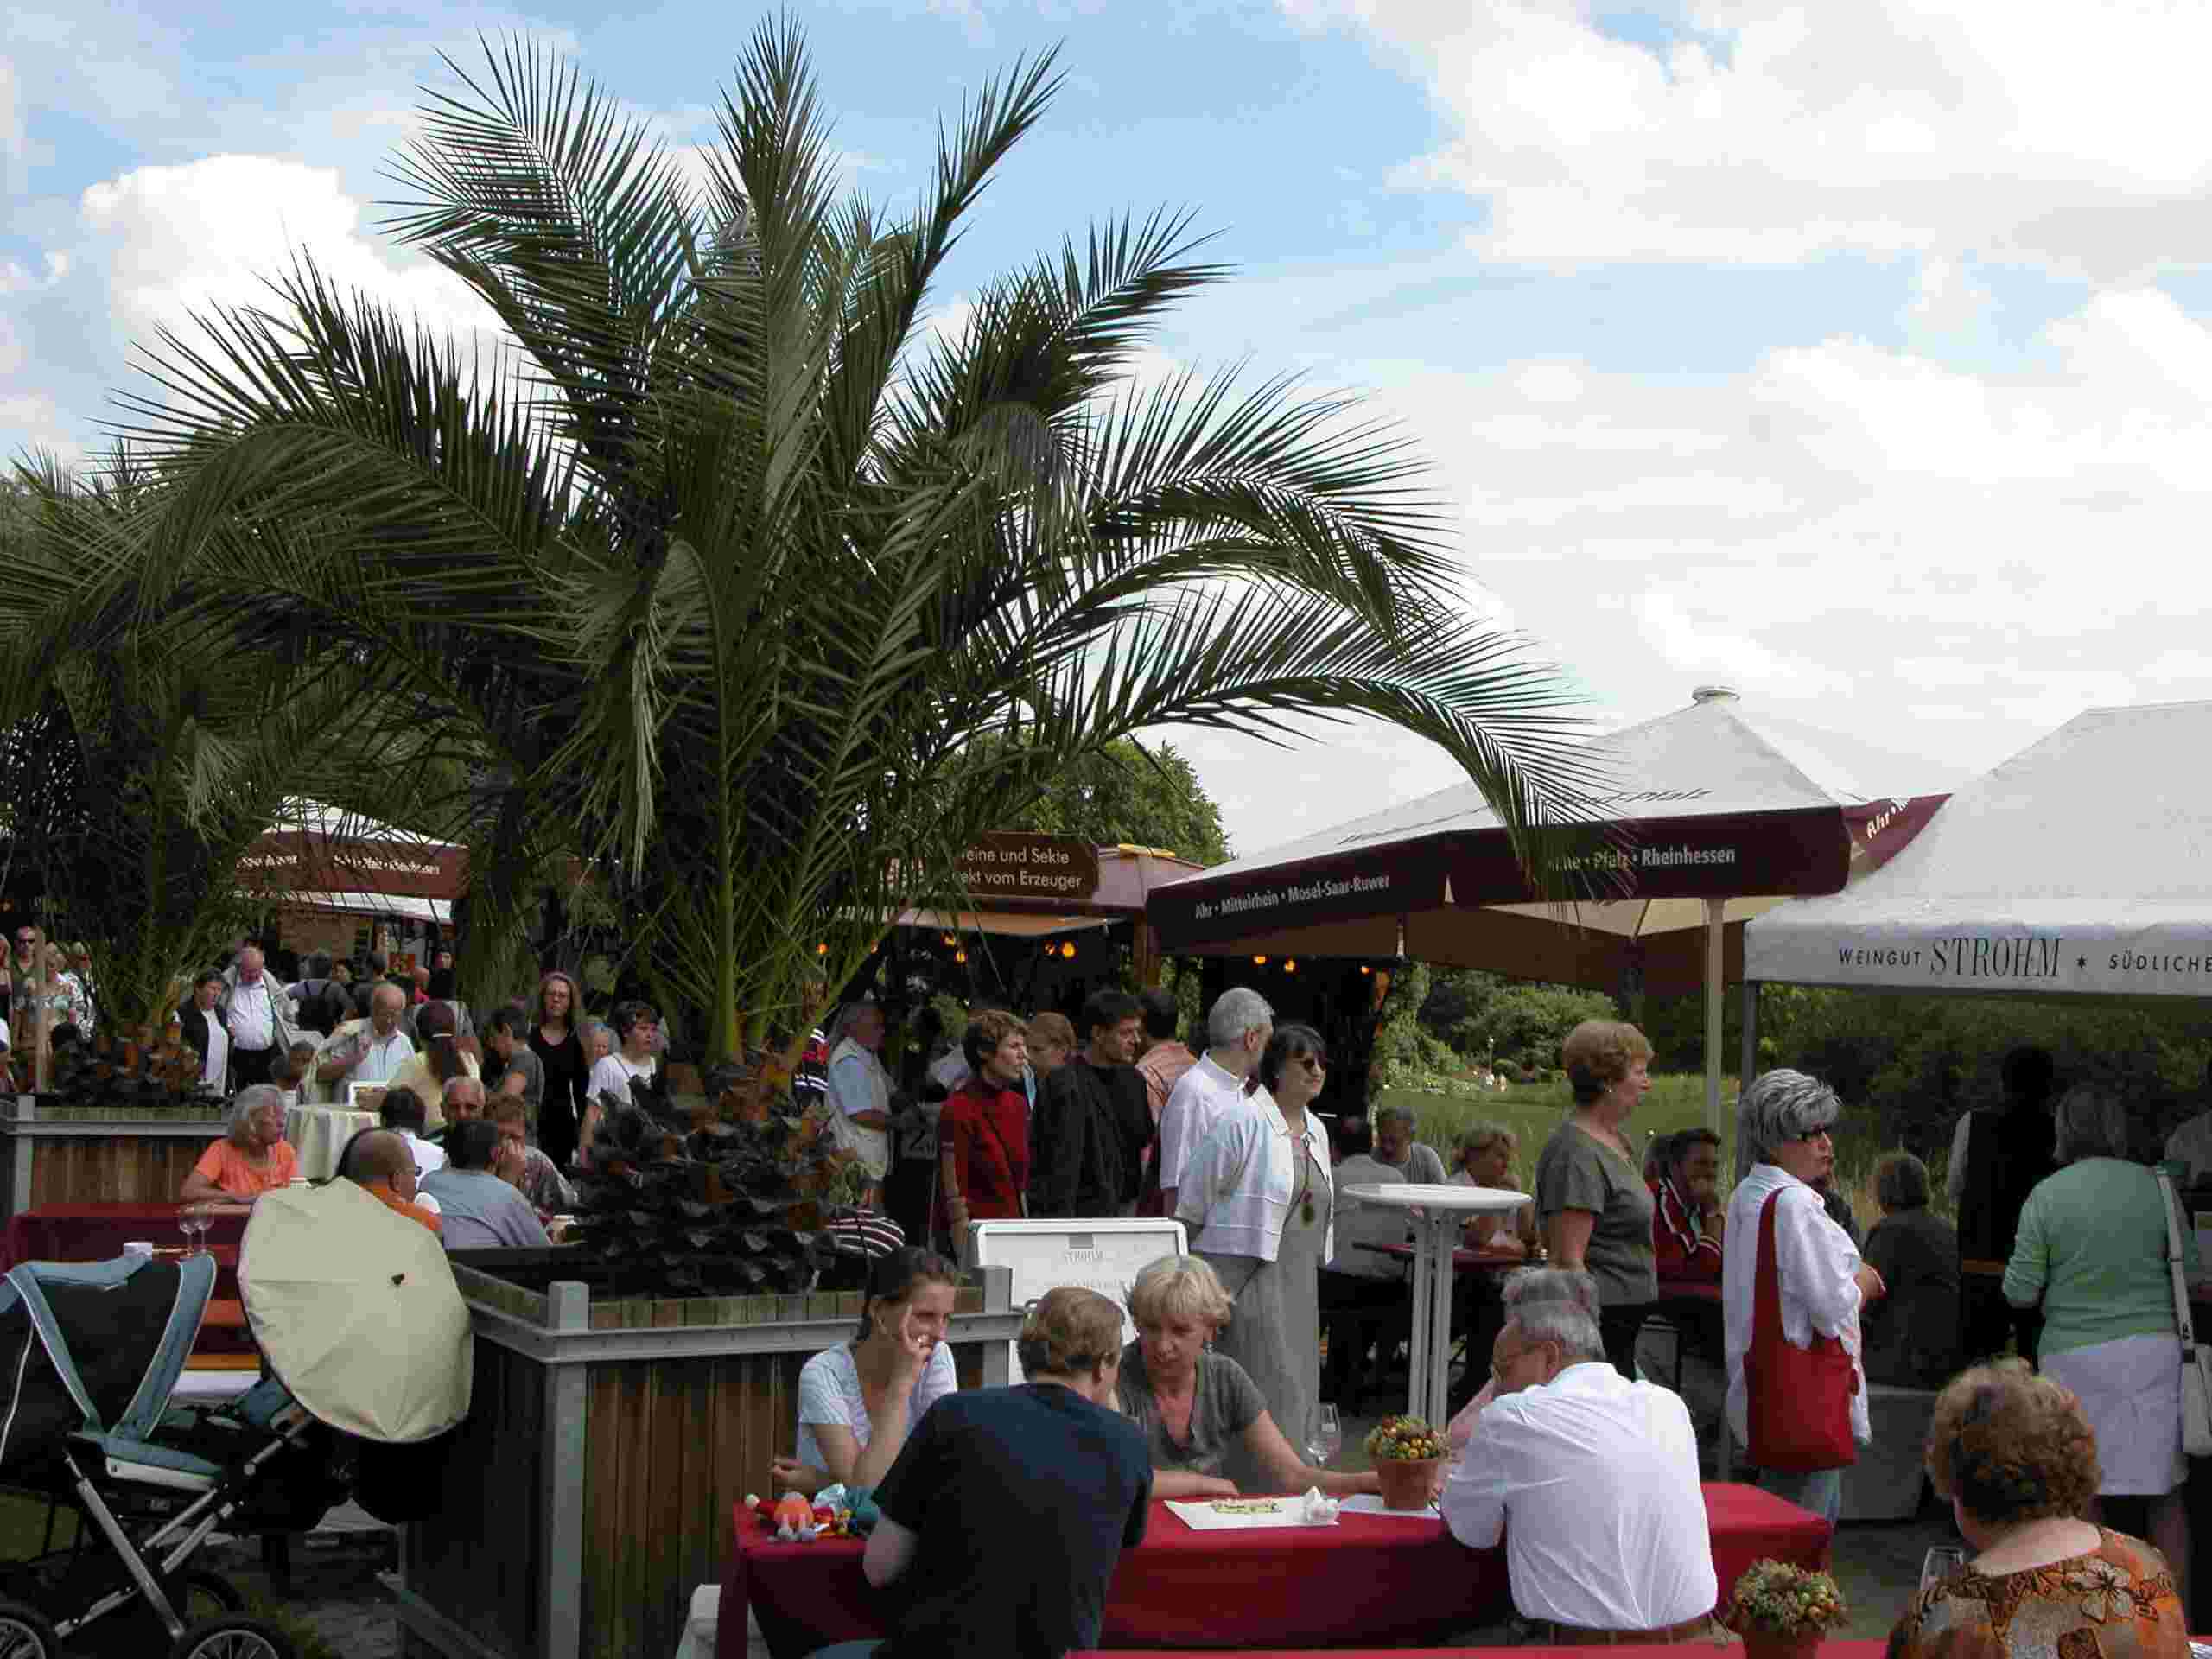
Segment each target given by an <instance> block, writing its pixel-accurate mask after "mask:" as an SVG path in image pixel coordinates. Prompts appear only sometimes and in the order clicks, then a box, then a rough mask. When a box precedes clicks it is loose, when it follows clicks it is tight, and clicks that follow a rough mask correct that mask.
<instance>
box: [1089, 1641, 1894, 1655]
mask: <svg viewBox="0 0 2212 1659" xmlns="http://www.w3.org/2000/svg"><path fill="white" fill-rule="evenodd" d="M1743 1645H1744V1644H1743V1643H1741V1642H1731V1643H1728V1644H1727V1645H1726V1646H1725V1647H1716V1646H1711V1645H1708V1644H1707V1643H1702V1642H1700V1643H1697V1644H1696V1646H1695V1648H1694V1649H1684V1648H1681V1647H1673V1648H1647V1647H1618V1648H1607V1649H1605V1659H1683V1655H1684V1654H1685V1652H1694V1654H1695V1655H1697V1656H1700V1659H1702V1656H1704V1655H1707V1654H1714V1653H1739V1652H1741V1651H1742V1650H1743ZM1099 1651H1100V1650H1099V1649H1096V1648H1080V1649H1077V1650H1076V1651H1075V1652H1073V1653H1071V1654H1070V1655H1069V1656H1068V1659H1097V1655H1098V1653H1099ZM1157 1651H1160V1652H1161V1653H1163V1654H1164V1653H1166V1652H1170V1651H1172V1649H1158V1650H1157ZM1807 1651H1808V1652H1811V1653H1817V1654H1819V1655H1820V1659H1881V1656H1882V1655H1884V1654H1885V1653H1886V1652H1888V1651H1889V1643H1886V1642H1880V1641H1867V1640H1864V1639H1860V1640H1855V1641H1854V1640H1837V1641H1833V1642H1822V1643H1820V1644H1819V1645H1818V1646H1817V1647H1815V1648H1811V1649H1807ZM1373 1652H1374V1659H1382V1656H1383V1654H1384V1653H1388V1654H1389V1656H1390V1659H1440V1656H1443V1655H1447V1654H1448V1655H1450V1656H1451V1659H1474V1656H1477V1655H1480V1656H1483V1659H1590V1649H1587V1648H1386V1649H1374V1650H1373ZM1115 1659H1141V1656H1132V1655H1131V1653H1130V1652H1129V1650H1128V1649H1126V1648H1124V1649H1121V1650H1120V1651H1119V1652H1118V1653H1116V1656H1115ZM1241 1659H1363V1650H1362V1649H1358V1648H1265V1649H1260V1650H1258V1651H1256V1652H1255V1651H1250V1650H1248V1651H1246V1652H1245V1653H1244V1654H1243V1656H1241Z"/></svg>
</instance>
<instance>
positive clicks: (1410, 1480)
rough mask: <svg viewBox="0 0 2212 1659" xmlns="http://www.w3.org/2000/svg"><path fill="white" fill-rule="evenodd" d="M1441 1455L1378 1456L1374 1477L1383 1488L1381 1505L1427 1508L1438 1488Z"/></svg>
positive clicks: (1401, 1507)
mask: <svg viewBox="0 0 2212 1659" xmlns="http://www.w3.org/2000/svg"><path fill="white" fill-rule="evenodd" d="M1443 1461H1444V1459H1441V1458H1419V1459H1414V1458H1377V1459H1375V1478H1376V1481H1377V1482H1378V1483H1379V1484H1381V1486H1382V1488H1383V1507H1384V1508H1385V1509H1391V1510H1425V1509H1427V1507H1428V1498H1429V1494H1430V1493H1431V1492H1433V1491H1435V1489H1436V1471H1437V1469H1438V1467H1439V1466H1440V1465H1442V1463H1443Z"/></svg>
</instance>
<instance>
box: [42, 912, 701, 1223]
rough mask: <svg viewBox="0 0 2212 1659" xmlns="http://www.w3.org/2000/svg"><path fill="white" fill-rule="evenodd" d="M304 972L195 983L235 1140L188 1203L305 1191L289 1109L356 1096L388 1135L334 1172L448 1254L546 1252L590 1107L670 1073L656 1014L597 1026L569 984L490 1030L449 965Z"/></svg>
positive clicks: (186, 1008)
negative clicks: (664, 1069) (419, 1227)
mask: <svg viewBox="0 0 2212 1659" xmlns="http://www.w3.org/2000/svg"><path fill="white" fill-rule="evenodd" d="M296 966H297V968H298V969H299V970H300V977H299V978H297V979H295V980H286V979H284V978H283V976H281V975H280V974H279V973H278V972H277V971H276V970H275V969H273V968H272V966H271V965H270V963H269V961H268V959H267V957H265V956H264V952H263V951H262V950H261V949H260V947H259V946H258V945H257V944H253V943H251V942H247V943H246V944H243V945H242V946H241V947H240V948H239V949H238V950H237V951H236V952H235V953H234V954H233V955H232V957H231V959H230V960H229V961H228V962H227V963H225V964H224V965H223V966H221V967H219V968H216V967H211V968H209V969H207V970H206V971H204V972H201V973H200V974H197V975H195V976H194V979H193V982H192V985H191V987H190V988H189V993H188V995H187V996H186V998H185V999H184V1000H183V1001H182V1002H181V1006H180V1007H178V1009H177V1010H176V1013H175V1016H174V1018H175V1028H176V1034H177V1036H178V1038H179V1039H180V1040H181V1042H182V1043H183V1044H184V1046H186V1047H188V1048H189V1049H190V1050H191V1051H192V1052H193V1053H194V1054H195V1055H197V1056H198V1057H199V1064H200V1087H201V1089H202V1090H204V1091H205V1092H206V1093H207V1094H208V1095H209V1096H214V1097H222V1098H226V1099H227V1101H228V1103H229V1114H230V1123H229V1130H228V1133H227V1134H226V1135H225V1136H224V1137H223V1138H222V1139H221V1140H219V1141H215V1142H214V1143H213V1144H212V1145H211V1146H210V1147H209V1148H208V1150H207V1153H206V1154H205V1155H204V1156H202V1157H201V1158H200V1160H199V1162H198V1163H197V1164H196V1165H195V1166H194V1168H193V1170H192V1172H191V1173H189V1174H188V1176H187V1177H186V1179H185V1180H184V1183H183V1185H182V1186H181V1189H180V1191H179V1192H178V1198H179V1200H180V1201H181V1202H182V1203H184V1204H187V1205H200V1204H218V1203H221V1204H240V1203H243V1204H251V1203H252V1202H253V1201H254V1200H255V1199H256V1198H258V1197H259V1196H260V1195H261V1194H262V1193H264V1192H268V1191H270V1190H271V1189H273V1188H277V1187H281V1186H284V1185H289V1184H291V1183H293V1182H295V1181H297V1180H299V1179H301V1178H302V1177H301V1172H300V1169H299V1160H298V1158H297V1155H296V1151H295V1149H294V1148H293V1147H291V1146H290V1145H289V1143H288V1142H287V1141H286V1140H285V1138H284V1134H285V1118H286V1113H287V1112H288V1111H289V1110H290V1109H293V1108H295V1107H296V1106H300V1105H303V1104H304V1105H343V1104H345V1103H347V1102H348V1101H349V1100H353V1099H355V1098H357V1097H360V1096H359V1091H358V1090H355V1088H354V1087H353V1085H356V1084H360V1085H366V1086H367V1087H368V1089H369V1090H370V1091H371V1092H370V1094H369V1095H368V1096H367V1098H369V1099H372V1100H373V1103H374V1115H375V1116H376V1118H377V1127H375V1128H365V1129H363V1130H362V1131H360V1132H359V1133H357V1134H355V1135H353V1137H352V1138H351V1140H350V1141H348V1142H347V1143H346V1146H345V1147H344V1148H343V1150H342V1151H341V1152H340V1154H339V1158H338V1167H337V1172H336V1173H338V1174H339V1175H340V1176H341V1177H345V1178H347V1179H352V1180H353V1181H354V1182H356V1183H357V1184H358V1185H360V1186H362V1187H363V1188H364V1189H365V1190H366V1191H367V1192H370V1193H371V1194H372V1196H374V1197H376V1198H378V1199H379V1200H380V1201H382V1202H384V1203H385V1204H387V1205H391V1207H392V1208H394V1209H395V1210H397V1211H399V1212H400V1213H402V1214H404V1215H406V1216H407V1217H410V1219H412V1220H415V1221H416V1222H419V1223H420V1224H423V1226H425V1227H427V1228H429V1230H431V1231H433V1232H435V1233H436V1234H438V1236H440V1237H441V1239H442V1241H443V1242H444V1243H445V1244H446V1247H447V1248H448V1249H489V1248H498V1249H527V1248H531V1247H536V1246H543V1245H545V1244H547V1243H550V1242H551V1241H552V1239H553V1237H554V1236H555V1234H554V1232H553V1231H550V1230H549V1229H557V1226H558V1218H559V1217H562V1216H563V1215H564V1214H566V1212H568V1211H570V1210H572V1209H573V1208H574V1207H575V1202H576V1192H575V1185H574V1177H575V1173H577V1172H578V1170H580V1169H581V1168H582V1167H585V1166H588V1160H589V1150H588V1149H589V1145H590V1138H591V1134H592V1130H593V1128H594V1122H595V1113H596V1111H597V1107H596V1106H595V1104H594V1101H595V1099H596V1097H597V1096H598V1095H599V1093H600V1092H601V1090H614V1091H615V1092H617V1093H618V1094H619V1095H623V1096H626V1095H627V1093H628V1083H629V1079H630V1078H631V1077H633V1076H639V1075H646V1076H650V1075H651V1074H652V1071H654V1069H655V1068H656V1067H657V1066H658V1064H659V1054H660V1052H661V1048H662V1045H661V1043H660V1041H659V1036H660V1023H659V1016H658V1013H657V1011H656V1010H655V1009H654V1008H652V1007H651V1006H650V1005H649V1004H647V1003H645V1002H642V1001H618V1002H616V1003H615V1004H614V1005H613V1007H612V1008H611V1009H609V1010H608V1011H607V1016H606V1017H605V1018H604V1019H594V1018H591V1017H589V1016H588V1015H586V1014H585V1013H584V1012H583V1009H584V998H583V993H582V988H581V987H580V986H579V985H578V984H577V982H576V981H575V978H574V977H572V976H569V975H568V974H565V973H561V972H554V973H550V974H547V975H546V976H544V977H543V980H542V981H541V982H540V983H539V985H538V988H537V994H536V996H535V997H534V998H517V999H515V1000H514V1001H510V1002H507V1003H505V1004H502V1005H500V1006H498V1007H493V1008H490V1009H488V1010H486V1011H484V1012H483V1014H482V1018H481V1019H479V1018H478V1017H477V1015H476V1014H475V1013H474V1012H473V1011H472V1010H471V1009H470V1008H469V1007H467V1004H465V1003H464V1002H462V1001H460V1000H459V999H458V998H456V997H455V996H454V983H453V958H452V956H451V954H450V953H449V952H446V951H438V952H435V953H434V954H433V955H432V956H431V958H430V961H429V965H428V966H427V967H425V968H424V969H422V971H421V972H420V973H410V972H403V971H396V970H394V969H391V968H389V967H388V966H387V964H386V963H385V960H384V959H383V958H381V957H375V956H372V957H368V958H367V959H366V960H365V961H364V962H362V963H359V965H358V967H357V966H356V964H354V963H348V962H333V961H331V960H330V959H329V958H327V957H309V958H308V959H307V960H306V961H304V962H302V963H297V964H296ZM72 977H73V978H74V977H75V976H72ZM20 983H21V982H20V981H17V982H16V984H20ZM43 983H45V984H47V985H51V984H52V976H48V978H47V980H46V981H45V982H43ZM14 989H15V986H14V985H11V987H10V993H9V994H10V995H12V994H13V991H14ZM54 994H56V995H60V994H61V993H58V992H57V993H54ZM72 994H74V993H72ZM95 1002H96V999H93V998H91V997H90V996H89V995H88V996H87V998H86V1008H85V1010H84V1011H83V1014H82V1018H83V1020H84V1022H85V1025H84V1027H74V1026H73V1027H72V1028H71V1029H72V1034H74V1033H75V1032H76V1031H78V1030H80V1029H83V1028H88V1027H89V1026H90V1024H91V1021H92V1019H93V1018H95V1017H96V1015H95V1014H94V1013H93V1012H92V1008H93V1005H94V1003H95ZM11 1007H13V1004H12V1003H11ZM16 1011H17V1013H18V1017H19V1019H20V1017H21V1011H20V1009H17V1010H16ZM65 1040H66V1039H65Z"/></svg>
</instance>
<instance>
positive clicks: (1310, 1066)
mask: <svg viewBox="0 0 2212 1659" xmlns="http://www.w3.org/2000/svg"><path fill="white" fill-rule="evenodd" d="M1298 1063H1299V1064H1300V1065H1302V1066H1304V1067H1305V1068H1306V1070H1307V1071H1327V1070H1328V1069H1329V1063H1328V1061H1326V1060H1325V1059H1323V1058H1321V1057H1320V1056H1319V1054H1300V1056H1299V1057H1298Z"/></svg>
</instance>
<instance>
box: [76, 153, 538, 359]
mask: <svg viewBox="0 0 2212 1659" xmlns="http://www.w3.org/2000/svg"><path fill="white" fill-rule="evenodd" d="M82 219H83V223H84V226H85V228H86V231H87V232H90V234H91V242H90V245H89V247H88V248H87V249H86V254H87V255H88V259H89V262H92V263H96V264H97V267H98V270H99V274H100V275H101V277H103V278H104V279H105V284H106V289H107V296H108V307H109V314H110V315H111V317H112V319H113V320H114V322H115V324H116V326H117V327H118V330H120V331H121V332H123V333H124V334H127V335H128V336H130V338H133V339H136V340H150V339H151V337H152V336H153V334H154V333H155V331H156V329H157V328H159V327H164V326H166V327H178V326H180V325H181V324H182V323H183V322H184V321H186V318H187V316H188V314H189V313H192V312H195V311H197V312H203V313H204V312H206V311H207V310H208V309H209V308H212V307H215V306H249V307H267V306H270V305H272V304H273V303H274V301H273V296H272V295H271V292H270V286H269V283H270V279H271V278H273V277H277V276H279V275H280V274H282V273H283V272H284V271H285V270H287V269H288V268H289V264H290V262H291V260H292V257H293V255H294V253H295V251H299V252H304V253H306V254H308V255H310V256H311V257H313V258H314V259H315V263H316V264H318V265H319V266H320V267H321V270H322V271H323V273H324V274H325V276H326V277H328V278H329V279H331V280H332V281H334V283H337V284H338V285H339V286H340V287H341V288H342V289H361V290H363V291H364V292H365V293H367V294H369V295H371V296H374V297H376V298H378V299H379V300H382V301H385V302H387V303H390V304H391V305H394V306H397V307H398V308H400V309H401V310H403V311H404V312H406V313H409V314H411V315H415V316H416V317H418V318H420V319H421V321H423V323H424V325H425V326H427V327H429V328H430V329H431V330H432V331H433V332H435V333H438V334H455V335H458V336H461V337H462V338H464V339H466V338H468V337H469V336H471V335H473V334H475V333H476V332H477V331H479V330H489V329H491V328H493V327H494V326H495V325H494V323H493V318H492V315H491V313H490V311H489V310H488V309H487V308H486V307H485V306H484V305H483V303H482V302H480V301H479V300H478V299H477V298H476V297H475V296H474V295H473V294H471V293H470V292H469V291H468V289H467V287H466V286H465V285H464V284H463V283H461V281H460V280H459V279H458V278H457V277H454V276H452V275H451V274H449V273H448V272H447V271H445V270H442V269H440V268H438V267H437V266H435V265H432V264H429V263H427V262H425V261H422V260H415V261H412V262H410V263H405V264H402V263H400V262H399V261H397V260H395V259H394V258H393V257H391V255H390V253H389V252H387V251H386V250H385V247H384V246H383V245H381V244H380V243H378V241H376V240H375V239H373V238H372V236H371V234H370V233H368V232H366V231H365V227H364V226H363V224H362V211H361V204H360V203H359V202H358V201H356V200H354V199H353V197H352V196H350V195H348V194H346V192H345V190H344V189H343V188H340V183H339V178H338V175H337V173H336V172H335V171H334V170H333V169H330V168H317V167H308V166H306V165H303V164H302V163H301V162H293V161H287V160H283V159H280V158H277V157H274V156H209V157H207V159H205V160H203V161H197V162H188V163H187V164H185V165H183V166H181V167H142V168H136V169H134V170H132V171H131V172H129V173H125V174H124V175H121V176H120V177H118V178H115V179H111V180H108V181H105V182H103V183H100V184H96V185H93V186H92V188H89V189H87V190H86V192H85V194H84V197H83V200H82Z"/></svg>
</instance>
